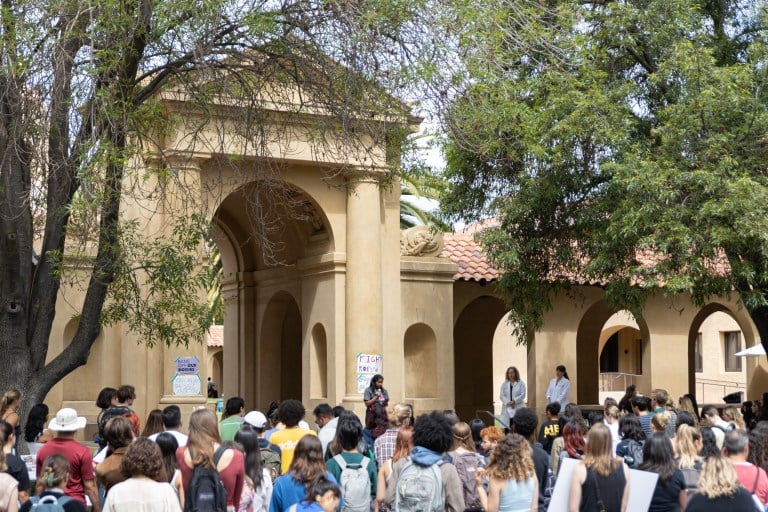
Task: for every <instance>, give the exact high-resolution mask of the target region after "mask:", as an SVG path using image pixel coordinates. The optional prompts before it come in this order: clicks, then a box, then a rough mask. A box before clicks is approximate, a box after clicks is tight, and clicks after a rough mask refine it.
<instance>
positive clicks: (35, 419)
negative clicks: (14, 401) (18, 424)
mask: <svg viewBox="0 0 768 512" xmlns="http://www.w3.org/2000/svg"><path fill="white" fill-rule="evenodd" d="M48 412H49V410H48V406H47V405H45V404H36V405H34V406H32V408H31V409H30V410H29V415H27V424H26V425H24V439H25V440H26V441H27V442H28V443H34V442H35V441H37V438H38V437H40V434H42V433H43V430H45V422H46V421H47V420H48Z"/></svg>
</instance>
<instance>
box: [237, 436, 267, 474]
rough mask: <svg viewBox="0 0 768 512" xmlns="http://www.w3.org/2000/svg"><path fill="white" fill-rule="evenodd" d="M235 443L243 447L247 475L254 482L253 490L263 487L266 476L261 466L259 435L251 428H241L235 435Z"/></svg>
mask: <svg viewBox="0 0 768 512" xmlns="http://www.w3.org/2000/svg"><path fill="white" fill-rule="evenodd" d="M235 442H237V443H239V444H240V446H242V447H243V453H244V454H245V474H246V475H248V478H250V479H251V482H253V488H254V489H258V488H259V487H261V479H262V477H263V476H264V472H263V471H262V466H261V449H260V448H259V434H258V432H256V431H255V430H253V429H252V428H249V427H244V428H241V429H240V430H238V431H237V433H236V434H235Z"/></svg>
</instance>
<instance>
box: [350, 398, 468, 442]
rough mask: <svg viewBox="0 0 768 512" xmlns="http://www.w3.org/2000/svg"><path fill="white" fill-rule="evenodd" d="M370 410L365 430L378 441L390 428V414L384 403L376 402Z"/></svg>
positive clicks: (366, 417) (366, 418) (366, 416)
mask: <svg viewBox="0 0 768 512" xmlns="http://www.w3.org/2000/svg"><path fill="white" fill-rule="evenodd" d="M368 410H369V411H370V412H369V413H367V414H366V415H365V420H366V424H365V428H367V429H368V430H369V431H370V433H371V437H373V439H376V438H377V437H379V436H380V435H381V434H383V433H384V432H386V431H387V428H389V414H388V413H387V408H386V406H385V405H384V404H383V403H382V402H374V404H373V407H372V408H370V409H368ZM457 420H458V418H457ZM449 421H450V418H449Z"/></svg>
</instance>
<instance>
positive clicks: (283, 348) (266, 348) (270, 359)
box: [252, 292, 303, 402]
mask: <svg viewBox="0 0 768 512" xmlns="http://www.w3.org/2000/svg"><path fill="white" fill-rule="evenodd" d="M260 341H261V342H260V344H259V345H260V346H259V350H258V352H257V356H256V357H257V359H256V361H253V362H252V364H253V368H254V369H255V370H256V383H257V386H258V390H259V394H260V395H262V396H263V397H264V398H265V399H267V402H269V401H272V400H278V401H281V400H286V399H288V398H294V399H297V400H301V399H302V373H303V372H302V362H303V358H302V350H301V349H302V324H301V312H300V311H299V306H298V304H297V303H296V300H295V299H294V298H293V296H291V295H290V294H289V293H287V292H278V293H276V294H275V295H274V296H273V297H272V298H271V299H270V300H269V302H268V303H267V307H266V310H265V313H264V324H263V326H262V328H261V332H260ZM270 397H271V398H270ZM264 401H265V400H264V399H262V400H260V402H264Z"/></svg>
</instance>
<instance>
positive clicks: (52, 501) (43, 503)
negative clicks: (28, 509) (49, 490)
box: [29, 495, 72, 512]
mask: <svg viewBox="0 0 768 512" xmlns="http://www.w3.org/2000/svg"><path fill="white" fill-rule="evenodd" d="M71 499H72V498H70V497H69V496H66V495H64V496H60V497H58V498H57V497H56V496H51V495H48V496H43V497H42V498H41V497H40V496H32V497H31V498H29V501H31V502H32V510H34V511H35V512H65V510H64V505H65V504H66V503H67V502H68V501H70V500H71Z"/></svg>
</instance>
